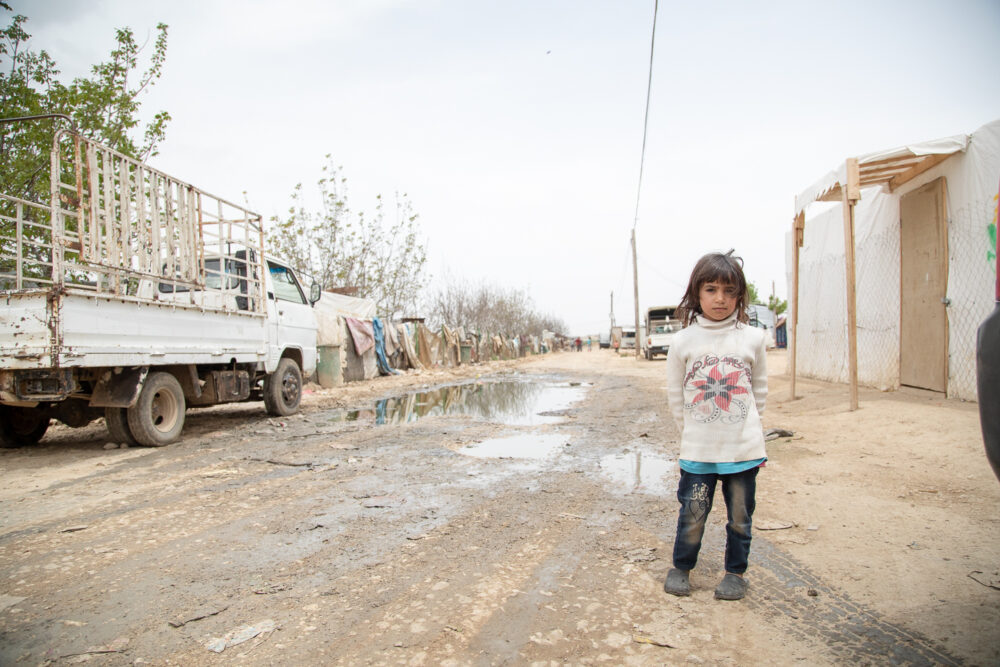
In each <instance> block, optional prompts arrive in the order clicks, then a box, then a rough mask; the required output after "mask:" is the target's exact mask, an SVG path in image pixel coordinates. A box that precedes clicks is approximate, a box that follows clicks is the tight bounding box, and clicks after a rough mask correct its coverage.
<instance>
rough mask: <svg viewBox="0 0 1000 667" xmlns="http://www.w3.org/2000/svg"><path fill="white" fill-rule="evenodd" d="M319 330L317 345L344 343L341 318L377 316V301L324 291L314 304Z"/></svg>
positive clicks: (369, 317)
mask: <svg viewBox="0 0 1000 667" xmlns="http://www.w3.org/2000/svg"><path fill="white" fill-rule="evenodd" d="M313 310H314V311H315V313H316V322H317V325H318V330H317V333H316V343H317V345H343V344H344V339H343V335H342V332H343V327H342V326H341V323H340V320H339V318H341V317H355V318H357V319H360V320H364V319H371V318H372V317H374V316H375V302H374V301H372V300H371V299H359V298H357V297H353V296H344V295H343V294H334V293H333V292H323V293H322V295H321V296H320V299H319V301H317V302H316V303H315V304H314V305H313Z"/></svg>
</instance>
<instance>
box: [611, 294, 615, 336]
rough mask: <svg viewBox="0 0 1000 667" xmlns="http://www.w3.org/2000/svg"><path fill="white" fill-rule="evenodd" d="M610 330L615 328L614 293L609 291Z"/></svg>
mask: <svg viewBox="0 0 1000 667" xmlns="http://www.w3.org/2000/svg"><path fill="white" fill-rule="evenodd" d="M611 328H612V329H614V328H615V291H614V290H611Z"/></svg>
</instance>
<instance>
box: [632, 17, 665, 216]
mask: <svg viewBox="0 0 1000 667" xmlns="http://www.w3.org/2000/svg"><path fill="white" fill-rule="evenodd" d="M659 9H660V0H655V1H654V2H653V35H652V37H650V40H649V80H648V81H647V82H646V114H645V117H644V118H643V121H642V153H641V154H640V155H639V187H638V189H637V190H636V193H635V218H634V219H633V221H632V231H633V232H634V231H635V227H636V225H638V224H639V197H640V195H641V194H642V170H643V166H644V165H645V163H646V132H647V130H648V128H649V98H650V93H651V92H652V90H653V49H654V47H655V46H656V14H657V12H658V11H659Z"/></svg>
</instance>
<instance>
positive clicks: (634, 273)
mask: <svg viewBox="0 0 1000 667" xmlns="http://www.w3.org/2000/svg"><path fill="white" fill-rule="evenodd" d="M635 257H636V253H635V227H632V283H633V286H634V288H635V356H636V357H638V356H639V348H640V347H642V345H641V342H642V341H641V339H640V338H639V266H638V264H636V261H635Z"/></svg>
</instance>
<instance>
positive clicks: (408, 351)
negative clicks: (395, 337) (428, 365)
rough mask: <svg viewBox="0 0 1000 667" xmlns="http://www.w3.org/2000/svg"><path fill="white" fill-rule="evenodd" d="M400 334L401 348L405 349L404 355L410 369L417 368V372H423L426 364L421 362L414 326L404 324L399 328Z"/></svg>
mask: <svg viewBox="0 0 1000 667" xmlns="http://www.w3.org/2000/svg"><path fill="white" fill-rule="evenodd" d="M397 332H398V333H399V342H400V346H401V347H402V348H403V353H404V354H405V355H406V361H407V363H408V364H409V366H410V368H416V369H417V370H423V369H424V364H423V362H422V361H421V360H420V355H418V354H417V349H416V344H415V341H414V335H415V333H416V329H415V328H414V326H413V325H412V324H408V323H403V324H400V325H399V327H398V328H397Z"/></svg>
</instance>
